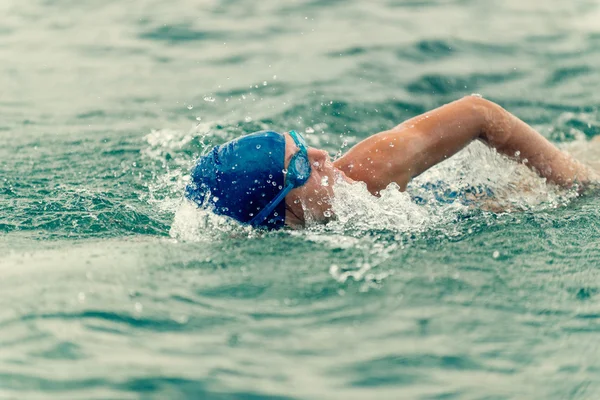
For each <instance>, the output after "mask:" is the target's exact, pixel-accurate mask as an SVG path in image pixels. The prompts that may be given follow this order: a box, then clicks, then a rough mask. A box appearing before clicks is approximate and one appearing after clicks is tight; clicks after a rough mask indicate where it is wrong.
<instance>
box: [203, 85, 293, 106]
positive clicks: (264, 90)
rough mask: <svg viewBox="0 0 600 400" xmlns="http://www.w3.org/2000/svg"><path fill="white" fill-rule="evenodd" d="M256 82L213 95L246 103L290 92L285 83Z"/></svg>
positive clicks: (290, 88)
mask: <svg viewBox="0 0 600 400" xmlns="http://www.w3.org/2000/svg"><path fill="white" fill-rule="evenodd" d="M265 82H266V81H263V82H257V83H255V84H253V85H249V86H250V87H248V86H246V87H244V88H232V89H228V90H223V91H218V92H216V93H215V96H216V97H217V98H219V99H228V100H230V101H232V100H237V99H241V100H246V101H255V100H256V99H258V98H262V97H274V96H281V95H284V94H286V93H288V92H289V91H290V90H292V89H293V88H292V86H291V85H289V84H287V83H282V82H267V84H265ZM200 100H201V99H198V100H197V102H200Z"/></svg>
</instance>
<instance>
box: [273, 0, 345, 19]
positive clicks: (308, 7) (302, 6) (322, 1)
mask: <svg viewBox="0 0 600 400" xmlns="http://www.w3.org/2000/svg"><path fill="white" fill-rule="evenodd" d="M343 3H344V0H303V1H301V2H298V3H297V4H294V5H289V4H286V5H285V6H283V7H281V8H280V9H278V10H277V14H278V15H285V16H289V14H290V13H298V12H300V13H302V12H311V11H319V9H323V8H335V7H336V6H338V5H340V4H343Z"/></svg>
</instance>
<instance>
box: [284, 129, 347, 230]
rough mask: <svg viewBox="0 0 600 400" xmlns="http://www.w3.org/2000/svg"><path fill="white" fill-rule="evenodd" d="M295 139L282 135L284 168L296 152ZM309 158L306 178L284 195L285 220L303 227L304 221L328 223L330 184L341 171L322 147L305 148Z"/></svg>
mask: <svg viewBox="0 0 600 400" xmlns="http://www.w3.org/2000/svg"><path fill="white" fill-rule="evenodd" d="M298 150H299V149H298V147H297V146H296V144H295V143H294V139H292V137H291V136H290V135H289V134H288V133H286V134H285V162H284V165H285V168H286V169H287V168H288V165H289V163H290V159H291V158H292V156H293V155H294V154H296V153H297V152H298ZM307 152H308V160H309V162H310V166H311V173H310V177H309V178H308V181H306V183H305V184H304V185H302V186H300V187H297V188H295V189H293V190H292V191H291V192H290V193H289V194H288V195H287V196H286V197H285V202H286V207H285V208H286V223H287V224H288V225H290V226H292V227H294V226H303V225H304V223H305V221H307V220H313V221H315V222H322V223H324V222H327V221H328V220H330V219H331V217H332V216H333V212H332V211H331V199H332V197H333V185H334V183H335V180H336V179H338V178H339V177H340V176H341V175H343V173H342V172H341V171H340V170H338V169H337V168H335V167H334V166H333V164H332V163H331V159H330V157H329V154H328V153H327V152H326V151H325V150H319V149H316V148H314V147H308V149H307Z"/></svg>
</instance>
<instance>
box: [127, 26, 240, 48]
mask: <svg viewBox="0 0 600 400" xmlns="http://www.w3.org/2000/svg"><path fill="white" fill-rule="evenodd" d="M138 37H139V38H140V39H145V40H153V41H160V42H168V43H170V44H185V43H189V42H201V41H210V40H227V39H228V38H229V35H228V34H227V33H225V32H218V31H208V30H205V31H203V30H197V29H194V28H192V27H191V26H190V25H189V24H176V25H166V24H165V25H163V26H159V27H156V28H154V29H151V30H149V31H146V32H143V33H140V34H139V35H138Z"/></svg>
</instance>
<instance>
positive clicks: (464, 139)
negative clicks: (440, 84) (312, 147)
mask: <svg viewBox="0 0 600 400" xmlns="http://www.w3.org/2000/svg"><path fill="white" fill-rule="evenodd" d="M475 139H480V140H482V141H483V142H484V143H486V144H487V145H488V146H490V147H493V148H495V149H496V150H497V151H498V152H499V153H501V154H505V155H507V156H509V157H511V158H512V159H514V160H516V161H520V162H525V163H526V165H528V166H529V167H530V168H532V169H534V170H535V171H536V172H537V173H538V174H539V175H541V176H543V177H545V178H547V179H548V180H549V181H550V182H553V183H556V184H558V185H560V186H563V187H570V186H572V185H573V184H574V183H575V182H578V183H583V184H586V183H589V182H591V181H592V180H593V179H596V178H595V177H594V176H593V173H592V172H591V171H590V170H589V169H588V168H587V167H585V166H584V165H583V164H581V163H579V162H577V161H576V160H574V159H573V158H571V157H570V156H569V155H568V154H566V153H564V152H562V151H561V150H560V149H558V148H557V147H556V146H554V145H553V144H552V143H550V142H549V141H548V140H547V139H545V138H544V137H543V136H542V135H541V134H539V133H538V132H536V131H535V130H534V129H533V128H531V127H530V126H529V125H527V124H526V123H525V122H523V121H521V120H520V119H518V118H517V117H515V116H514V115H512V114H511V113H509V112H508V111H506V110H504V109H503V108H502V107H500V106H499V105H497V104H495V103H493V102H491V101H488V100H485V99H482V98H480V97H477V96H467V97H464V98H462V99H460V100H457V101H454V102H452V103H450V104H447V105H444V106H442V107H439V108H437V109H435V110H432V111H429V112H427V113H425V114H422V115H419V116H417V117H414V118H412V119H410V120H408V121H405V122H403V123H402V124H400V125H398V126H396V127H395V128H393V129H391V130H389V131H385V132H380V133H378V134H376V135H373V136H371V137H369V138H367V139H365V140H363V141H362V142H360V143H358V144H357V145H356V146H354V147H353V148H352V149H350V151H348V153H346V154H345V155H344V156H343V157H342V158H340V159H339V160H337V161H336V166H337V167H338V168H340V169H341V170H342V171H344V172H345V173H346V175H348V177H350V178H351V179H354V180H361V181H364V182H366V183H367V187H368V188H369V190H370V191H371V192H372V193H374V194H377V193H378V192H379V190H381V189H384V188H385V187H387V185H388V184H389V183H391V182H396V183H397V184H398V185H400V188H401V190H404V189H405V188H406V185H407V184H408V182H409V181H410V180H411V179H412V178H413V177H415V176H417V175H419V174H421V173H422V172H424V171H426V170H427V169H428V168H430V167H432V166H433V165H435V164H437V163H439V162H441V161H443V160H445V159H447V158H448V157H450V156H452V155H454V154H456V153H457V152H458V151H460V150H461V149H463V148H464V147H466V146H467V145H468V144H469V143H470V142H471V141H473V140H475ZM357 164H358V165H357Z"/></svg>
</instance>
